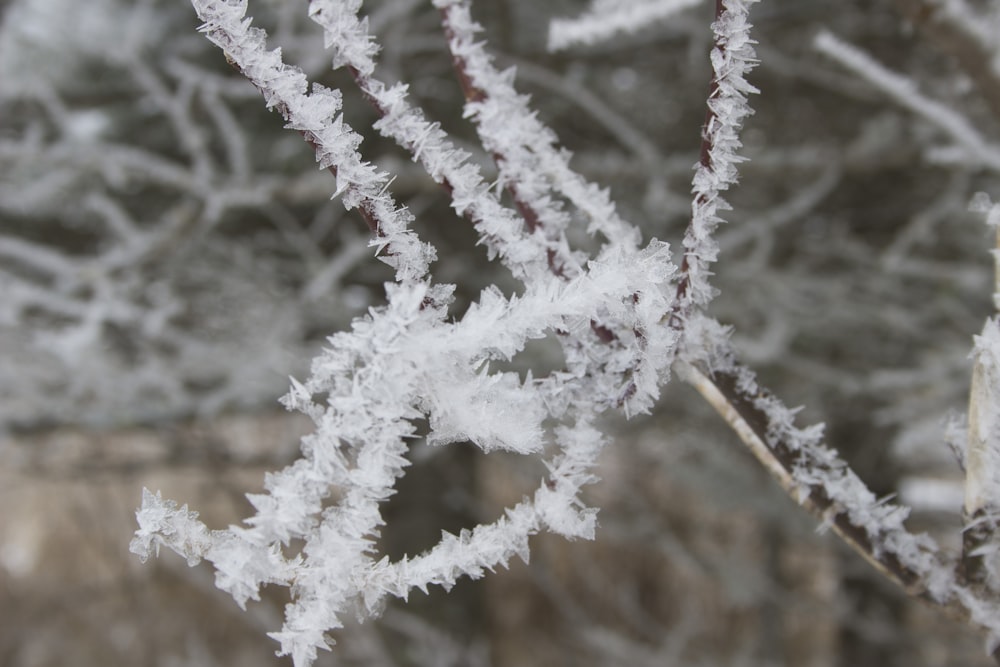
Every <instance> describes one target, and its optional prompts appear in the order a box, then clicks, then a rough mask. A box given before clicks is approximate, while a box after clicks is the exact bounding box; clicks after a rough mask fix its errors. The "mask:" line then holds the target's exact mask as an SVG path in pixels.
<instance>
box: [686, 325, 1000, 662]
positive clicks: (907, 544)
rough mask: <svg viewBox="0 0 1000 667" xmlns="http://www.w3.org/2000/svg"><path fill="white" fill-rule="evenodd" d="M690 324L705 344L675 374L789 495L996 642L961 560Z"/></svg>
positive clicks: (721, 335)
mask: <svg viewBox="0 0 1000 667" xmlns="http://www.w3.org/2000/svg"><path fill="white" fill-rule="evenodd" d="M690 326H691V330H692V333H693V334H694V333H698V332H700V333H701V338H702V340H703V341H704V345H705V347H704V348H703V352H702V353H701V354H700V355H693V356H688V357H686V358H684V359H682V361H681V362H680V364H679V366H680V367H679V369H678V375H679V376H680V377H682V379H684V381H685V382H687V383H688V384H690V385H692V386H693V387H694V388H695V389H696V390H697V391H698V392H699V393H700V394H701V395H702V396H703V397H704V398H705V399H706V401H707V402H708V403H709V404H710V405H712V407H713V408H715V409H716V410H717V411H718V412H719V414H720V415H721V416H722V417H723V418H724V419H725V420H726V422H727V423H728V424H729V425H730V427H731V428H732V429H733V431H734V432H735V433H736V434H737V435H738V436H739V437H740V439H741V440H743V442H744V443H745V444H746V445H747V446H748V448H749V449H750V450H751V452H753V454H754V455H755V456H756V457H757V458H758V460H759V461H760V462H761V463H762V464H763V465H764V467H765V468H767V469H768V471H769V472H770V473H771V474H772V475H773V476H774V477H775V479H776V480H777V481H778V482H779V483H780V484H781V485H782V487H783V488H784V489H785V490H786V491H787V492H788V494H789V495H790V496H792V498H794V499H796V500H797V501H798V502H799V503H800V504H801V505H803V506H805V507H806V508H808V509H809V510H810V511H811V512H813V513H814V514H815V515H816V516H817V517H818V518H819V519H820V520H821V521H822V522H823V523H822V525H823V526H824V527H828V528H832V529H833V530H834V531H835V532H836V533H837V534H838V535H839V536H840V537H841V538H842V539H843V540H844V541H845V542H846V543H847V544H849V545H850V546H851V547H852V548H853V549H854V550H855V551H857V552H858V553H859V554H860V555H861V556H862V557H864V558H865V560H867V561H868V562H869V563H871V564H872V565H873V566H874V567H875V568H876V569H877V570H879V571H880V572H881V573H882V574H883V575H885V576H886V577H887V578H888V579H890V580H892V581H894V582H895V583H896V584H898V585H899V586H900V587H901V588H903V589H904V590H905V591H907V592H908V593H909V594H911V595H914V596H917V597H921V598H924V599H927V600H928V601H931V602H934V603H935V604H938V605H941V606H942V607H944V608H946V609H948V610H950V611H951V612H953V613H954V614H956V615H957V616H959V617H962V618H966V619H970V620H972V621H973V622H975V623H976V624H978V625H980V626H982V627H983V628H985V629H986V630H987V631H988V632H989V634H990V643H991V646H994V647H995V646H996V644H997V642H998V641H1000V604H998V603H997V601H996V600H995V599H994V597H993V595H992V594H991V593H990V592H989V591H983V590H982V589H981V588H977V587H976V586H974V585H969V583H967V582H966V581H963V580H961V579H959V578H958V576H957V574H956V573H957V572H959V571H960V569H961V568H960V562H959V561H957V560H956V559H955V558H954V557H947V556H946V555H945V552H944V551H942V550H941V549H940V547H939V546H938V545H937V544H936V543H935V542H934V540H933V539H931V538H930V537H929V536H927V535H926V534H922V533H921V534H914V533H911V532H910V531H909V530H908V529H907V528H906V526H905V525H904V521H905V520H906V518H907V516H908V514H909V508H907V507H904V506H900V505H896V504H894V503H892V502H890V501H889V500H887V499H879V498H878V497H877V496H875V494H873V493H872V492H871V490H869V489H868V488H867V486H866V485H865V484H864V482H863V481H862V480H861V479H860V478H858V476H857V475H856V474H855V473H854V471H852V470H851V468H850V466H849V465H848V464H847V462H846V461H844V460H843V459H842V458H840V456H839V454H838V453H837V452H836V451H835V450H833V449H830V448H829V447H827V446H826V445H825V444H824V443H823V425H822V424H818V425H814V426H811V427H807V428H799V427H798V426H796V425H795V423H794V422H795V413H796V412H797V411H796V410H794V409H790V408H788V407H787V406H785V405H784V404H783V403H782V402H781V401H780V399H778V398H777V397H776V396H774V394H772V393H771V392H770V391H769V390H768V389H767V388H766V387H764V386H762V385H761V384H760V382H759V381H758V380H757V377H756V375H755V374H754V373H753V371H751V370H750V369H749V368H747V367H746V366H744V365H743V364H741V363H740V362H739V361H738V360H737V358H736V355H735V352H734V351H733V350H732V348H731V347H730V345H729V344H728V342H727V341H726V337H727V335H728V332H727V331H726V329H725V328H724V327H722V326H721V325H720V324H719V323H717V322H715V321H713V320H711V319H709V318H704V317H698V318H696V319H694V320H692V321H691V323H690ZM691 351H693V348H692V350H691ZM994 470H995V469H994ZM990 554H991V556H992V555H993V552H992V551H991V552H990ZM991 650H992V649H991Z"/></svg>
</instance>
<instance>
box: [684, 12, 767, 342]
mask: <svg viewBox="0 0 1000 667" xmlns="http://www.w3.org/2000/svg"><path fill="white" fill-rule="evenodd" d="M755 2H757V0H717V1H716V14H715V16H716V19H715V22H714V23H713V24H712V32H713V33H714V35H715V46H714V48H713V49H712V54H711V60H712V82H711V85H710V87H709V93H708V109H707V111H706V113H705V124H704V126H703V127H702V141H701V157H700V159H699V162H698V164H697V165H696V166H695V175H694V181H693V183H692V186H691V192H692V194H693V197H694V198H693V201H692V204H691V220H690V222H689V223H688V228H687V231H686V232H685V234H684V260H683V261H682V263H681V277H680V281H679V282H678V285H677V297H678V299H677V300H678V305H677V308H678V310H677V312H676V313H674V314H673V315H672V318H671V319H672V322H673V324H672V326H679V325H678V322H682V321H683V320H684V319H685V318H686V317H687V316H688V315H689V314H690V313H691V312H692V309H695V308H704V307H705V306H706V305H707V304H708V303H709V302H710V301H711V300H712V297H713V296H714V295H715V289H714V288H713V287H712V286H711V285H710V284H709V276H710V275H711V271H710V270H709V268H708V267H709V265H710V264H711V263H712V262H714V261H715V260H716V259H717V257H718V252H719V250H718V243H717V242H716V240H715V238H714V234H715V229H716V227H718V225H719V223H721V222H724V220H723V219H722V218H721V217H720V216H719V212H720V211H725V210H727V209H728V208H729V204H728V203H726V200H725V199H723V197H722V193H723V192H725V191H726V190H728V189H729V188H730V187H731V186H732V185H734V184H735V183H736V180H737V169H736V167H737V165H738V164H739V163H740V162H742V161H743V159H744V158H741V157H740V156H739V155H738V154H737V151H738V150H739V149H740V146H742V144H741V143H740V139H739V131H740V129H741V128H742V126H743V121H744V120H745V119H746V118H747V117H748V116H749V115H750V114H752V113H753V110H752V109H751V108H750V105H749V104H748V101H747V97H748V95H750V94H752V93H756V92H759V91H758V90H757V89H756V88H754V87H753V86H752V85H751V84H750V83H749V82H748V81H747V80H746V78H745V76H746V74H747V73H748V72H749V71H750V70H751V69H752V68H753V67H754V65H755V64H756V55H755V53H754V50H753V45H754V40H753V39H751V38H750V27H751V26H750V22H749V14H750V6H751V5H752V4H754V3H755ZM680 326H682V325H680Z"/></svg>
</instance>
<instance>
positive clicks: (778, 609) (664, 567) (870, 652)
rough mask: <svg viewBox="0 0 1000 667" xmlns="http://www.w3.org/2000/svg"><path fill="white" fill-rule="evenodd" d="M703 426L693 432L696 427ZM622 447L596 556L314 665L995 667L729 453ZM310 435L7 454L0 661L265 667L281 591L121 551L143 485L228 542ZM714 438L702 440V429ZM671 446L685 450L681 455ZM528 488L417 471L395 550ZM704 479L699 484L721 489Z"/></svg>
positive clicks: (284, 423) (591, 553) (389, 616)
mask: <svg viewBox="0 0 1000 667" xmlns="http://www.w3.org/2000/svg"><path fill="white" fill-rule="evenodd" d="M689 418H690V415H689ZM644 426H645V428H644V430H642V431H640V432H639V433H638V435H636V436H634V437H633V436H629V437H624V436H623V437H622V438H621V439H620V441H619V442H618V443H617V444H616V445H615V446H614V447H613V448H612V449H611V450H609V452H608V454H607V456H606V457H605V458H606V461H605V463H604V465H603V467H602V477H603V480H602V481H601V482H600V483H598V484H596V485H595V486H594V487H593V489H592V492H593V493H592V496H593V497H592V500H593V502H595V503H597V504H598V505H599V506H600V507H602V510H601V528H600V530H599V534H598V539H597V540H596V541H595V542H593V543H585V542H575V543H570V542H566V541H564V540H562V539H560V538H553V537H548V536H545V537H540V538H536V539H535V540H534V543H533V552H532V561H531V564H530V566H526V565H524V564H523V563H520V562H516V563H512V566H511V568H510V570H509V571H500V572H498V573H497V574H495V575H492V576H489V577H487V578H486V580H485V581H479V582H470V581H464V582H462V583H461V584H460V585H459V586H458V587H457V588H456V590H455V591H453V592H452V594H450V595H445V594H444V593H443V592H441V591H432V593H431V595H430V596H429V597H425V596H423V595H422V594H420V593H419V592H415V593H414V594H413V596H412V598H411V602H410V604H409V605H397V604H393V605H391V606H390V608H389V609H388V611H387V613H386V614H385V616H384V617H383V618H382V619H381V620H379V621H376V622H374V623H372V622H368V623H366V624H363V625H357V624H354V623H349V627H348V628H347V629H345V630H343V631H340V632H338V633H337V634H336V638H337V640H338V644H337V646H336V647H335V649H334V651H333V652H332V653H331V654H329V655H324V656H322V657H321V660H320V663H319V664H327V665H329V664H350V665H494V666H496V667H531V666H535V665H537V666H539V667H541V666H549V665H789V666H795V667H827V666H830V667H833V666H835V665H871V666H872V667H876V666H878V665H928V666H931V665H988V664H990V663H989V662H988V661H987V660H986V659H985V656H984V655H983V651H982V640H981V639H980V638H979V637H978V636H977V635H976V634H975V633H974V632H972V631H970V630H968V629H966V628H964V627H961V626H958V625H955V624H952V623H950V622H948V621H946V620H944V619H942V618H941V617H940V616H939V615H938V614H936V613H935V612H934V611H933V610H931V609H927V608H924V607H923V606H922V605H921V604H919V603H917V602H912V601H909V600H906V599H905V598H904V597H903V596H902V595H901V594H900V593H899V592H897V591H894V590H892V589H891V588H889V587H888V586H882V585H880V584H879V582H878V581H877V579H876V578H875V577H874V576H873V575H872V573H871V572H869V571H868V568H867V565H865V564H864V563H863V562H861V561H860V559H858V558H857V557H855V556H854V555H853V554H849V553H846V552H845V551H844V550H843V549H842V548H840V547H839V546H838V545H837V544H836V542H835V540H834V539H833V538H831V537H829V536H817V535H816V534H815V533H814V531H813V530H812V521H811V519H809V518H808V517H804V515H801V514H800V512H799V511H798V509H797V508H794V507H793V506H792V505H791V503H790V502H788V501H786V500H785V499H783V498H781V496H780V494H779V493H778V492H777V490H776V489H775V488H774V487H773V485H772V484H771V483H770V481H769V480H767V479H766V478H765V477H764V475H763V474H762V473H760V472H759V471H757V470H756V469H755V468H754V467H753V463H752V462H751V461H749V460H747V459H746V457H745V456H744V455H743V453H742V452H741V451H740V450H739V449H738V447H737V446H736V444H735V443H734V442H732V438H731V437H728V436H727V435H726V434H724V432H723V433H720V434H719V437H718V439H719V440H721V441H722V442H719V443H713V442H710V441H709V440H708V439H707V438H706V437H699V438H698V439H697V443H698V444H697V445H694V446H692V445H691V444H689V443H686V442H685V441H686V438H687V436H686V435H685V433H674V434H671V433H670V431H669V429H667V428H663V429H661V428H659V427H658V426H657V424H656V422H647V423H645V425H644ZM305 427H306V424H304V423H303V422H302V420H301V419H298V418H295V417H290V416H287V415H282V414H274V415H268V416H262V417H245V416H230V417H223V418H219V419H217V420H214V421H212V422H207V423H200V424H185V425H173V426H169V427H163V428H162V429H153V428H148V429H127V430H121V431H116V432H85V431H75V430H71V429H60V430H55V431H51V432H39V433H35V434H32V435H28V436H23V437H18V438H12V439H9V440H7V441H6V442H5V443H4V445H3V448H2V450H0V451H2V452H3V455H4V456H3V459H2V461H3V466H2V468H0V494H2V496H0V502H2V507H3V511H2V513H0V664H2V665H5V666H9V667H45V666H61V665H75V666H77V667H86V666H90V665H93V666H95V667H96V666H99V665H100V666H103V665H150V666H153V665H157V666H158V665H170V666H173V665H191V666H204V667H208V666H210V665H242V666H252V665H272V664H290V661H288V660H287V659H282V658H275V657H273V651H274V649H275V647H276V644H275V643H273V642H271V640H269V639H267V638H266V637H265V632H266V631H270V630H276V629H278V628H279V626H280V623H281V605H282V604H283V602H284V599H283V598H282V597H281V595H280V594H279V592H276V591H265V597H264V601H263V602H260V603H256V604H254V603H251V605H250V608H249V610H248V612H246V613H243V612H241V611H240V610H239V609H238V608H237V607H236V605H235V604H234V603H233V601H232V600H231V599H229V598H228V597H227V596H226V595H225V594H223V593H221V592H220V591H218V590H216V589H215V588H214V587H213V584H212V574H211V570H210V567H209V566H207V565H205V564H202V565H200V566H198V567H195V568H192V569H189V568H188V567H187V566H186V564H185V563H184V562H183V561H182V560H181V559H180V558H178V557H177V556H176V555H174V554H172V553H163V554H162V555H161V557H160V558H159V559H158V560H157V561H155V562H151V563H149V564H147V565H141V564H140V563H139V562H138V560H137V559H136V558H135V557H134V556H131V555H130V554H129V553H128V541H129V539H130V537H131V532H132V530H134V524H135V521H134V517H133V512H134V509H135V507H136V505H137V504H138V500H139V493H140V490H141V488H142V487H143V486H146V487H149V488H151V489H153V490H162V491H163V492H164V494H165V495H167V496H169V497H172V498H178V499H184V500H186V501H188V502H190V503H191V505H192V507H197V508H199V509H200V510H202V512H203V517H204V518H205V519H206V520H207V521H208V523H209V524H210V525H212V526H215V527H224V526H225V525H227V524H228V523H229V522H233V521H236V520H237V519H238V517H240V516H244V515H245V513H246V511H247V508H248V504H247V503H246V501H245V499H244V498H243V495H242V494H243V493H244V492H246V491H252V490H256V489H259V487H260V484H261V480H262V475H263V472H264V471H265V470H267V469H269V468H274V467H276V466H278V465H280V463H281V461H282V460H287V459H288V458H289V457H291V456H292V455H293V453H294V450H295V448H296V440H297V436H298V434H301V433H303V432H304V428H305ZM708 431H709V432H711V429H710V428H709V429H708ZM671 440H673V441H674V442H671ZM534 472H535V471H533V470H530V469H526V468H525V467H524V464H522V463H521V461H520V460H518V459H514V458H505V457H496V456H493V455H490V456H488V457H483V456H482V455H475V454H472V453H471V450H462V449H458V450H453V451H452V452H451V453H439V454H435V455H433V456H430V457H428V458H427V459H426V460H425V461H424V462H421V463H418V464H416V465H415V466H414V467H413V469H412V470H411V472H410V473H409V475H408V476H407V477H406V478H405V480H406V481H405V482H404V483H403V484H402V485H401V487H400V493H399V496H398V497H397V498H396V499H394V500H393V501H392V503H391V504H390V505H389V507H388V508H387V512H386V515H387V518H388V521H389V524H390V525H389V527H388V528H387V530H386V533H385V535H384V539H383V547H384V548H385V549H386V550H387V551H388V552H389V553H391V554H393V555H398V554H400V553H404V552H409V553H414V551H416V550H419V549H422V548H424V547H426V546H429V544H430V542H431V541H432V540H435V539H436V536H437V534H438V531H439V530H440V529H442V528H447V529H449V530H457V529H458V528H460V527H462V526H463V525H466V526H468V525H474V523H475V522H476V521H477V519H482V518H486V517H488V516H489V515H490V514H491V513H493V514H495V513H496V512H498V511H499V508H500V507H501V506H502V505H503V504H505V503H509V502H511V501H512V500H515V501H516V500H517V499H518V498H519V497H520V495H521V494H522V493H525V492H527V491H529V490H530V488H531V485H532V481H531V478H532V476H533V474H534ZM713 477H714V481H711V482H709V481H708V480H711V479H713Z"/></svg>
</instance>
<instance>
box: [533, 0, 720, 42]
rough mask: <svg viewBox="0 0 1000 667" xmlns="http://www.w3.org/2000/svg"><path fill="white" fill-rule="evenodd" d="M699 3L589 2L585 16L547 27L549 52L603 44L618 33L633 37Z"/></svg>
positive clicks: (697, 0)
mask: <svg viewBox="0 0 1000 667" xmlns="http://www.w3.org/2000/svg"><path fill="white" fill-rule="evenodd" d="M701 1H702V0H593V2H591V4H590V7H589V8H588V9H587V11H586V12H584V13H583V14H581V15H580V16H577V17H574V18H571V19H569V18H566V19H553V21H552V23H550V24H549V50H550V51H561V50H563V49H567V48H569V47H571V46H577V45H588V44H595V43H599V42H603V41H606V40H608V39H610V38H611V37H614V36H615V35H618V34H619V33H625V34H630V33H635V32H638V31H640V30H643V29H646V28H649V27H650V26H651V25H655V24H656V22H658V21H663V20H664V19H667V18H669V17H671V16H673V15H674V14H676V13H678V12H681V11H683V10H685V9H688V8H689V7H694V6H695V5H698V4H700V3H701Z"/></svg>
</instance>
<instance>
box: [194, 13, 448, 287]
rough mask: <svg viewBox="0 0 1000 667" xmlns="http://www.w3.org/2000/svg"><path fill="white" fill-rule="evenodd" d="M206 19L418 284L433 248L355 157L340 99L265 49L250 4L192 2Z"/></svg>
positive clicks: (209, 30)
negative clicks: (300, 134)
mask: <svg viewBox="0 0 1000 667" xmlns="http://www.w3.org/2000/svg"><path fill="white" fill-rule="evenodd" d="M193 4H194V6H195V10H196V11H197V12H198V16H199V18H201V20H202V21H204V25H203V26H202V28H201V29H202V31H203V32H204V33H205V34H206V35H207V36H208V38H209V39H210V40H211V41H212V43H214V44H215V45H216V46H218V47H219V48H221V49H222V50H223V51H224V52H225V54H226V58H227V59H228V60H229V61H230V62H231V63H233V65H234V66H235V67H237V68H238V69H239V70H240V72H242V73H243V75H244V76H246V77H247V79H249V80H250V82H251V83H253V84H254V86H256V87H257V88H258V89H259V90H260V91H261V93H262V94H263V95H264V99H265V100H266V102H267V106H268V108H269V109H271V108H273V109H277V110H278V112H279V113H280V114H281V115H282V117H283V118H284V119H285V120H286V121H287V125H286V126H285V127H287V128H290V129H294V130H298V131H299V132H301V133H302V135H303V137H305V139H306V141H308V142H309V143H310V144H311V145H312V146H313V147H314V149H315V151H316V160H317V162H319V164H320V167H321V168H322V169H330V170H331V171H332V172H333V173H334V174H335V175H336V177H337V194H339V195H340V196H341V199H342V200H343V202H344V206H345V207H347V208H348V209H352V208H358V209H359V210H360V211H361V213H362V215H364V217H365V220H366V221H367V222H368V225H369V227H370V228H371V229H372V231H373V232H374V233H375V237H376V238H375V239H374V240H373V241H372V243H373V245H375V246H376V247H378V248H379V249H384V250H385V254H384V255H383V257H382V259H383V261H385V262H386V263H387V264H389V265H390V266H392V267H393V268H394V269H396V274H397V277H398V278H399V279H400V280H419V279H420V278H422V277H423V276H424V275H425V274H426V273H427V271H428V266H429V264H430V262H431V261H433V260H434V258H435V252H434V249H433V248H432V247H431V246H430V245H428V244H426V243H424V242H422V241H420V240H419V239H417V238H416V236H415V235H414V234H413V232H412V231H410V229H409V225H410V222H411V221H412V217H413V216H412V215H411V214H410V213H409V211H407V210H406V209H405V208H399V207H397V206H396V204H395V202H394V201H393V200H392V197H391V196H390V195H389V194H388V193H387V192H386V188H387V186H388V182H389V177H388V175H387V174H384V173H379V172H378V171H377V170H376V169H375V167H374V166H373V165H371V164H369V163H368V162H365V161H364V160H363V159H362V157H361V155H360V154H359V153H358V152H357V147H358V145H359V144H360V143H361V136H360V135H359V134H357V133H356V132H354V130H352V129H351V127H350V126H349V125H348V124H347V123H346V121H345V120H344V119H343V116H341V115H340V110H341V96H340V93H339V92H338V91H335V90H330V89H328V88H325V87H323V86H320V85H319V84H312V87H311V89H310V85H309V82H308V81H307V80H306V76H305V74H304V73H303V72H302V70H300V69H299V68H297V67H294V66H290V65H286V64H285V63H284V62H283V61H282V59H281V50H280V49H274V50H271V51H269V50H268V49H267V43H266V42H267V35H266V33H265V32H264V31H263V30H261V29H259V28H253V27H251V19H249V18H246V12H247V2H246V0H243V1H242V2H235V3H231V2H225V1H224V0H194V2H193ZM371 48H372V45H371V43H370V42H368V41H365V42H361V41H355V42H351V44H350V49H349V50H357V51H361V52H366V51H368V50H369V49H371Z"/></svg>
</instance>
